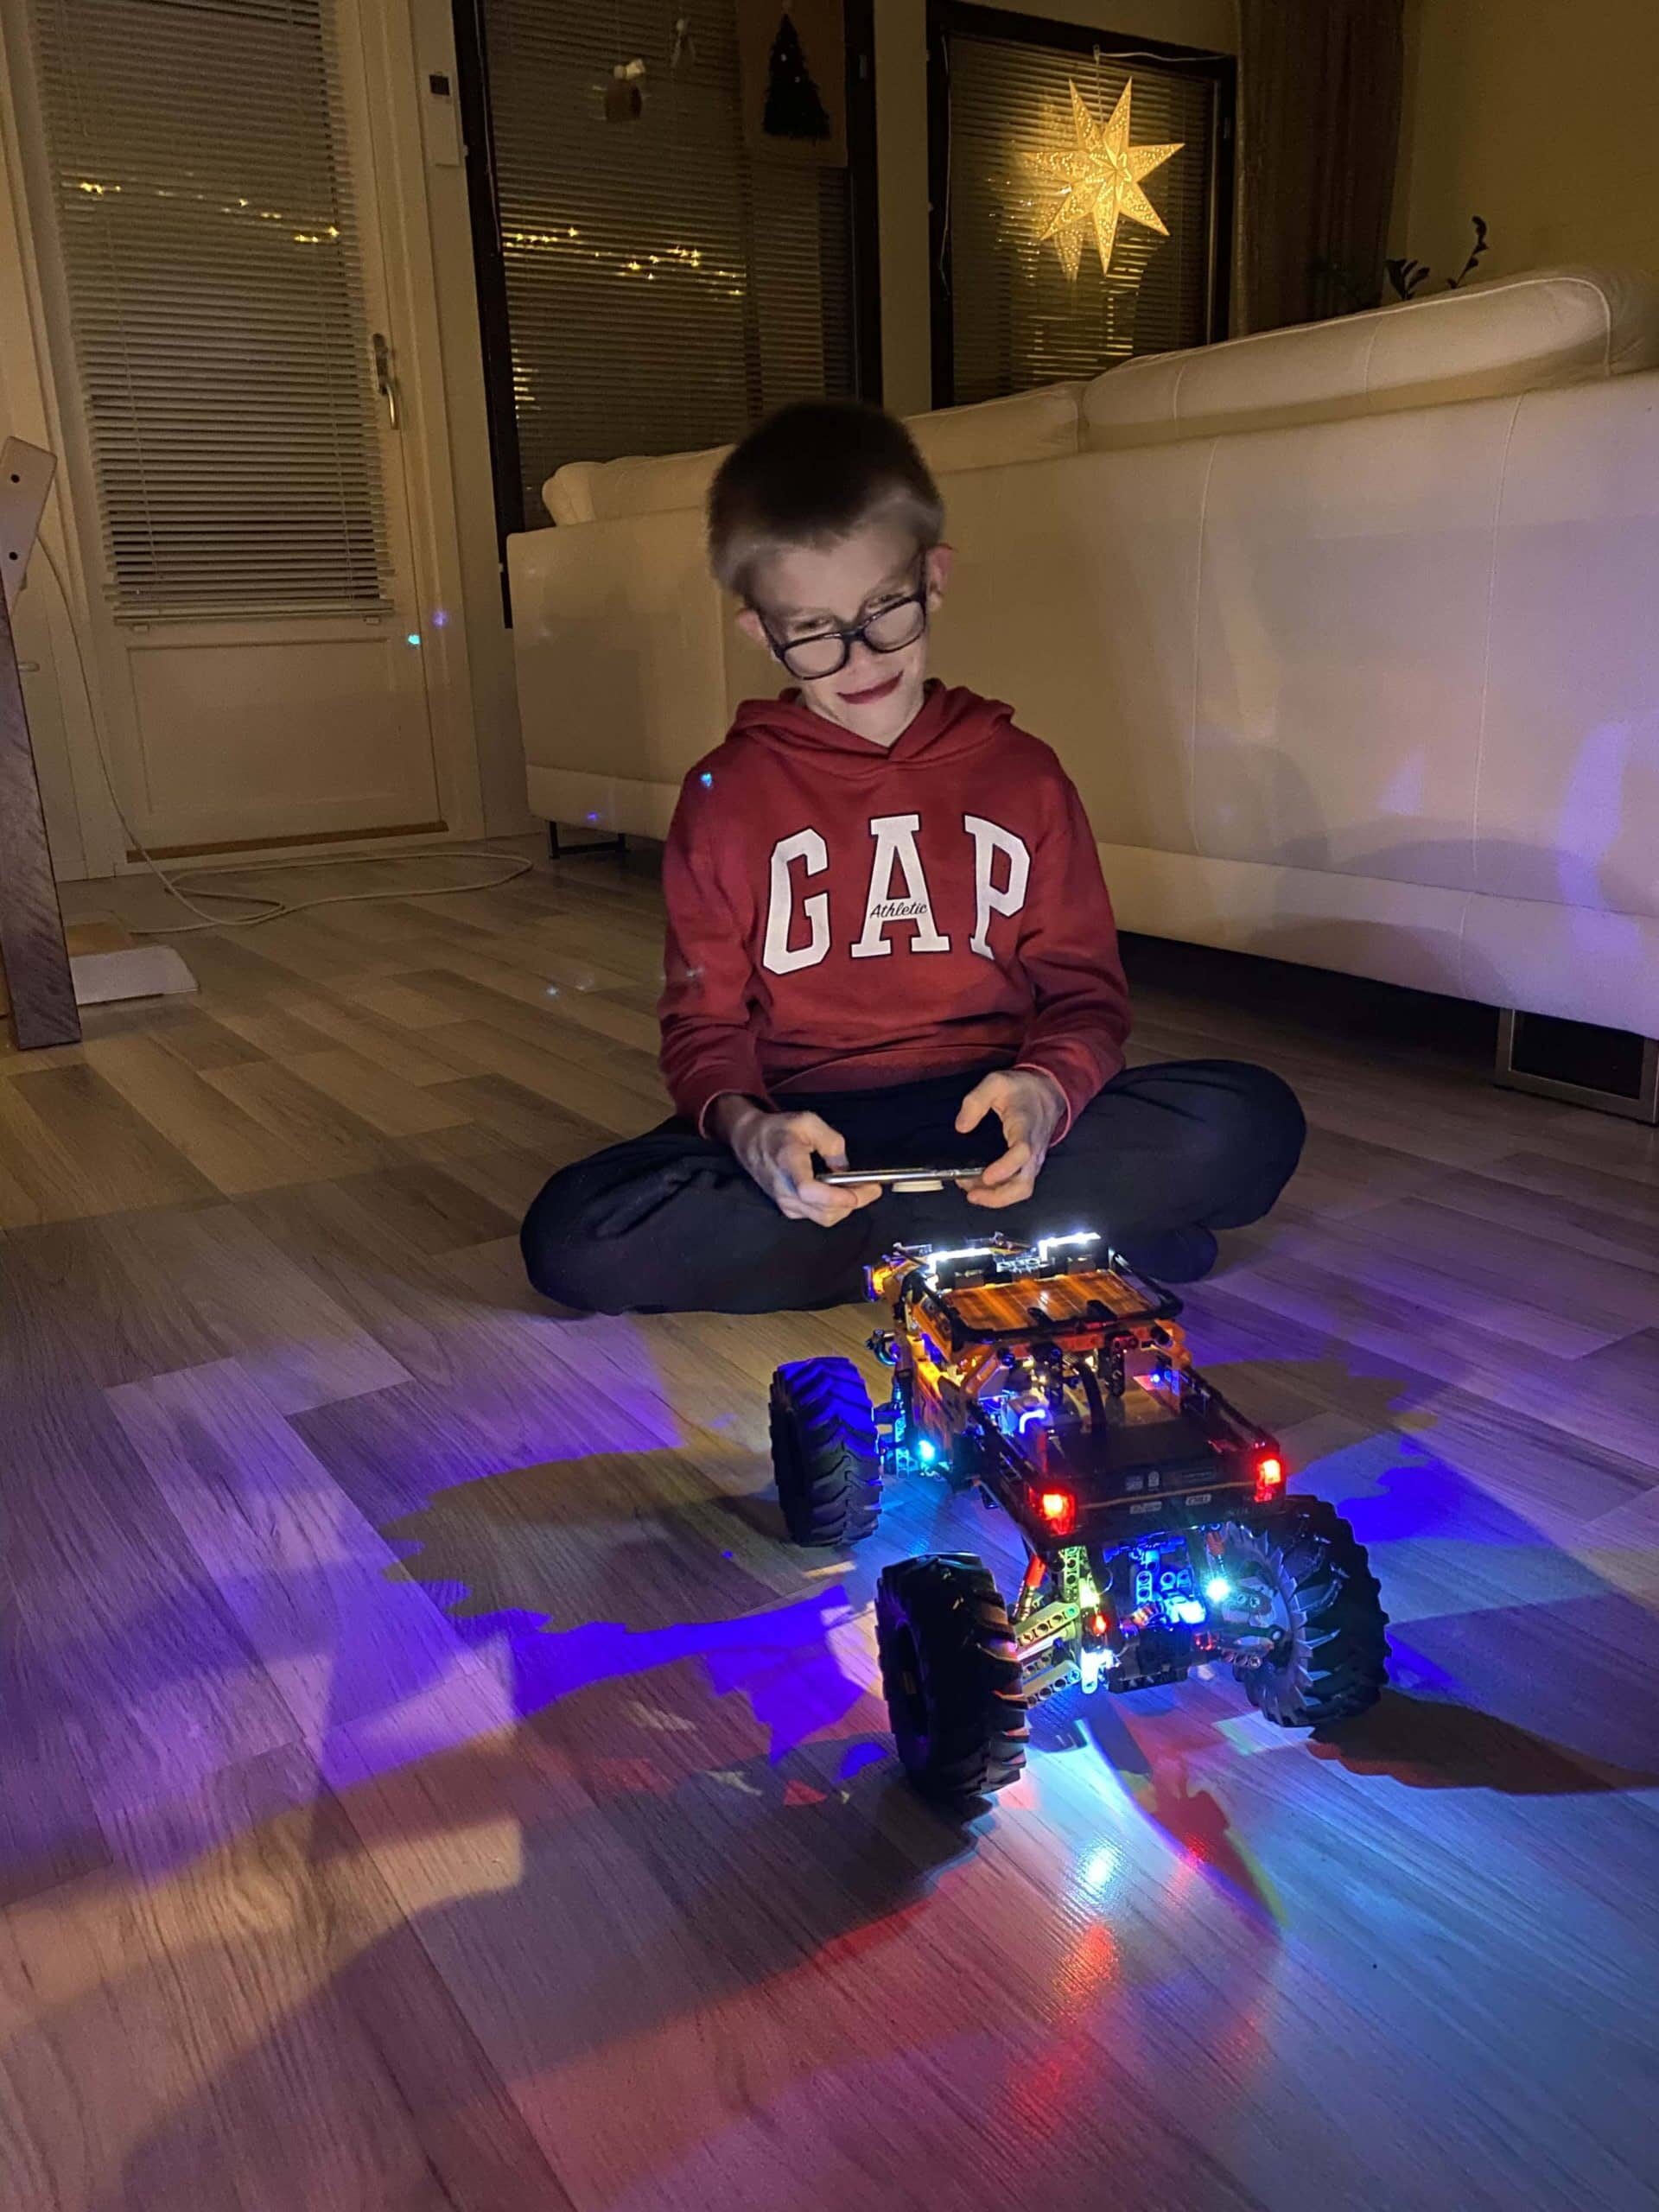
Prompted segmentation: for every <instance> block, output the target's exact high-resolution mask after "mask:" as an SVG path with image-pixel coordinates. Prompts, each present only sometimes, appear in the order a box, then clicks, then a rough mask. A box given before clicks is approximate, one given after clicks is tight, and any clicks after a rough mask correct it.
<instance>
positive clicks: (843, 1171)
mask: <svg viewBox="0 0 1659 2212" xmlns="http://www.w3.org/2000/svg"><path fill="white" fill-rule="evenodd" d="M983 1173H985V1170H984V1168H983V1167H982V1166H979V1167H832V1168H826V1169H825V1170H824V1171H823V1173H820V1175H819V1176H818V1178H817V1179H818V1181H819V1182H820V1183H885V1184H886V1185H887V1187H888V1188H889V1189H890V1190H894V1191H939V1190H943V1189H944V1185H946V1184H947V1183H977V1182H978V1180H979V1179H980V1177H981V1176H982V1174H983Z"/></svg>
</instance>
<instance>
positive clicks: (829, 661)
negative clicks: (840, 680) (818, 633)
mask: <svg viewBox="0 0 1659 2212" xmlns="http://www.w3.org/2000/svg"><path fill="white" fill-rule="evenodd" d="M781 658H782V659H783V664H784V666H785V668H786V669H787V670H788V671H789V672H790V674H791V676H799V677H804V678H805V680H806V681H807V682H808V683H810V682H811V681H812V679H813V678H814V677H819V676H833V675H835V673H836V671H837V670H838V669H842V668H845V667H846V665H847V646H846V642H845V640H844V639H842V637H841V636H840V635H839V633H838V632H836V631H834V630H830V631H829V632H826V633H825V634H824V635H823V637H818V638H792V639H791V640H790V642H789V643H788V644H787V645H785V646H784V648H783V652H782V656H781Z"/></svg>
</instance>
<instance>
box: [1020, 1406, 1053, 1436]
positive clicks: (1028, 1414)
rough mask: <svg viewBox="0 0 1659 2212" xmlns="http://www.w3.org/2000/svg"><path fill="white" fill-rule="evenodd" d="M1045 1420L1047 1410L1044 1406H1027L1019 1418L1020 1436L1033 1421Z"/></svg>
mask: <svg viewBox="0 0 1659 2212" xmlns="http://www.w3.org/2000/svg"><path fill="white" fill-rule="evenodd" d="M1047 1419H1048V1408H1046V1406H1027V1408H1026V1410H1025V1411H1024V1413H1022V1414H1020V1434H1021V1435H1023V1434H1024V1433H1025V1432H1026V1430H1027V1429H1028V1428H1029V1427H1031V1426H1032V1424H1033V1422H1034V1421H1046V1420H1047Z"/></svg>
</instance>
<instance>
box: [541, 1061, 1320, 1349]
mask: <svg viewBox="0 0 1659 2212" xmlns="http://www.w3.org/2000/svg"><path fill="white" fill-rule="evenodd" d="M978 1072H979V1073H982V1072H983V1071H978ZM977 1079H978V1074H977V1073H976V1072H975V1071H971V1070H970V1071H967V1072H965V1073H961V1074H957V1075H950V1076H936V1077H929V1078H928V1079H927V1080H925V1082H921V1083H906V1084H899V1085H898V1086H897V1087H895V1088H893V1089H892V1090H862V1091H838V1092H836V1093H834V1094H833V1095H825V1094H815V1095H813V1096H810V1097H808V1096H798V1095H793V1094H791V1097H790V1099H789V1102H788V1103H789V1105H790V1107H791V1109H799V1110H810V1111H811V1112H814V1113H818V1114H822V1115H823V1118H824V1119H825V1121H827V1122H829V1126H830V1127H831V1128H835V1129H838V1130H839V1131H840V1132H841V1134H842V1136H843V1137H844V1138H845V1139H846V1141H847V1156H848V1159H849V1161H850V1162H851V1164H852V1165H853V1166H855V1167H857V1166H861V1165H862V1166H867V1167H893V1166H907V1165H910V1164H912V1163H914V1164H916V1165H918V1166H922V1165H925V1166H956V1165H958V1164H961V1165H967V1164H969V1163H970V1162H982V1161H984V1160H989V1159H992V1158H995V1154H997V1153H998V1152H999V1151H1001V1148H1002V1147H1001V1142H1000V1140H999V1135H998V1132H997V1129H996V1125H995V1122H994V1120H990V1119H988V1120H987V1121H986V1122H984V1123H983V1124H982V1126H981V1127H980V1128H977V1129H976V1130H975V1131H974V1132H973V1134H972V1135H971V1136H967V1137H963V1136H958V1135H957V1132H956V1129H955V1128H954V1127H953V1124H954V1122H955V1120H956V1116H957V1108H958V1107H959V1106H960V1105H961V1103H962V1101H963V1096H965V1094H966V1093H967V1092H968V1091H969V1090H971V1089H972V1087H973V1085H974V1084H975V1083H976V1081H977ZM1305 1128H1306V1125H1305V1124H1304V1122H1303V1120H1302V1114H1301V1109H1300V1107H1299V1106H1298V1105H1297V1103H1296V1100H1295V1097H1294V1095H1293V1094H1292V1092H1291V1091H1290V1090H1289V1089H1288V1088H1287V1085H1286V1084H1283V1083H1281V1081H1280V1079H1279V1077H1277V1076H1275V1075H1269V1074H1268V1071H1267V1070H1266V1069H1265V1068H1256V1067H1249V1066H1247V1065H1244V1064H1243V1062H1241V1061H1236V1060H1185V1061H1177V1062H1172V1063H1171V1064H1169V1065H1166V1066H1161V1067H1143V1068H1131V1069H1128V1071H1126V1072H1125V1073H1124V1074H1122V1075H1120V1076H1118V1077H1116V1078H1115V1080H1114V1081H1112V1082H1111V1083H1109V1084H1107V1086H1106V1088H1105V1089H1104V1090H1103V1091H1102V1092H1101V1093H1100V1095H1099V1096H1098V1097H1096V1099H1095V1100H1094V1101H1093V1102H1092V1103H1090V1105H1089V1106H1088V1107H1087V1108H1086V1109H1084V1112H1083V1113H1081V1114H1080V1115H1078V1116H1077V1121H1076V1122H1074V1123H1073V1125H1072V1127H1071V1129H1070V1131H1069V1132H1068V1133H1067V1135H1066V1136H1065V1139H1064V1141H1062V1142H1061V1143H1059V1144H1058V1145H1057V1146H1056V1147H1054V1149H1053V1151H1052V1152H1051V1153H1050V1154H1049V1156H1048V1159H1047V1160H1046V1163H1045V1164H1044V1167H1043V1171H1042V1173H1041V1174H1040V1176H1039V1178H1038V1180H1037V1188H1036V1191H1035V1193H1034V1194H1033V1197H1032V1198H1029V1199H1027V1201H1026V1202H1025V1204H1024V1205H1016V1206H1007V1207H1005V1208H1003V1209H1001V1211H992V1210H987V1209H985V1208H982V1207H979V1206H970V1205H969V1204H968V1202H967V1200H966V1199H965V1198H963V1195H962V1192H960V1191H959V1190H957V1189H956V1188H955V1187H954V1186H951V1185H947V1186H946V1187H945V1188H944V1190H942V1191H938V1192H915V1193H899V1192H884V1194H883V1195H882V1196H881V1197H880V1198H878V1199H876V1200H875V1202H874V1205H868V1206H865V1207H862V1208H861V1210H860V1211H858V1212H856V1213H854V1214H850V1215H849V1217H847V1219H846V1220H845V1221H842V1222H839V1223H837V1224H836V1226H835V1227H834V1228H833V1229H821V1228H819V1227H818V1226H817V1224H816V1223H813V1222H805V1221H787V1220H785V1217H784V1216H783V1215H782V1214H780V1213H779V1211H778V1209H777V1207H776V1206H775V1205H773V1204H772V1200H771V1199H770V1198H768V1197H767V1196H766V1192H764V1191H762V1190H761V1189H760V1186H759V1185H757V1184H755V1183H754V1182H753V1181H751V1179H750V1178H749V1177H748V1176H747V1174H746V1173H744V1171H743V1169H742V1168H741V1166H739V1165H738V1163H737V1160H736V1159H735V1158H734V1155H733V1154H731V1152H729V1151H728V1148H727V1147H725V1146H724V1145H722V1144H716V1143H715V1142H714V1141H712V1140H711V1139H709V1138H707V1137H700V1136H699V1135H697V1133H696V1130H695V1129H694V1128H692V1127H691V1125H690V1122H683V1121H673V1122H664V1123H663V1125H662V1127H661V1128H656V1129H652V1130H650V1131H648V1132H647V1134H646V1135H644V1136H640V1137H630V1138H629V1139H628V1140H627V1141H626V1142H624V1143H622V1144H615V1145H612V1146H610V1147H608V1149H607V1150H606V1151H604V1152H598V1153H595V1154H593V1156H592V1157H591V1158H590V1159H588V1160H577V1161H576V1162H575V1165H574V1166H569V1167H565V1168H562V1169H561V1170H560V1172H559V1173H557V1174H556V1175H555V1176H554V1177H553V1179H552V1180H551V1181H550V1182H549V1183H548V1184H547V1185H545V1187H544V1188H543V1191H542V1193H541V1195H540V1197H539V1198H537V1200H536V1202H535V1204H534V1205H532V1206H531V1210H530V1211H529V1213H528V1215H527V1216H526V1217H525V1220H524V1230H523V1233H522V1242H523V1244H524V1264H525V1266H526V1267H527V1268H528V1269H529V1271H530V1279H531V1282H532V1283H533V1284H534V1285H535V1286H536V1287H537V1289H538V1290H539V1291H541V1292H542V1293H543V1294H544V1295H545V1296H547V1297H549V1298H554V1299H557V1300H559V1302H560V1303H561V1304H562V1305H565V1306H575V1307H577V1308H579V1309H580V1310H581V1311H582V1312H585V1313H693V1312H701V1313H772V1312H776V1311H778V1310H779V1309H781V1308H783V1307H786V1306H834V1305H838V1304H840V1303H841V1302H842V1300H848V1299H854V1298H857V1297H859V1296H861V1294H862V1290H863V1285H862V1282H861V1276H860V1270H861V1268H864V1267H865V1266H867V1265H868V1263H869V1262H871V1261H872V1260H874V1259H876V1258H878V1257H879V1256H880V1254H881V1253H882V1252H884V1251H886V1250H887V1248H888V1247H889V1246H890V1245H893V1244H897V1243H941V1242H963V1241H966V1240H968V1239H970V1238H975V1237H980V1236H988V1235H989V1234H990V1233H991V1232H992V1231H994V1230H1002V1231H1003V1232H1004V1233H1005V1234H1007V1236H1015V1237H1036V1236H1045V1235H1064V1234H1065V1232H1066V1231H1067V1230H1076V1229H1093V1230H1098V1231H1099V1232H1100V1234H1101V1235H1102V1236H1104V1237H1107V1238H1108V1239H1109V1241H1110V1242H1112V1243H1115V1244H1118V1245H1122V1246H1125V1247H1132V1246H1133V1245H1134V1243H1135V1242H1136V1240H1137V1239H1141V1240H1145V1239H1147V1238H1150V1237H1155V1236H1158V1235H1160V1233H1163V1232H1166V1231H1168V1230H1175V1229H1190V1228H1194V1227H1204V1228H1207V1229H1239V1228H1243V1225H1244V1224H1245V1223H1246V1222H1251V1221H1259V1220H1260V1219H1261V1217H1262V1215H1263V1214H1264V1213H1266V1212H1267V1211H1268V1208H1269V1207H1270V1206H1271V1205H1273V1202H1274V1199H1275V1198H1277V1197H1278V1195H1279V1193H1280V1192H1281V1190H1282V1189H1283V1188H1284V1186H1285V1185H1286V1184H1287V1182H1288V1181H1289V1179H1290V1177H1291V1174H1292V1173H1293V1172H1294V1168H1295V1166H1296V1162H1297V1160H1298V1159H1299V1157H1300V1154H1301V1149H1302V1139H1303V1136H1304V1135H1305Z"/></svg>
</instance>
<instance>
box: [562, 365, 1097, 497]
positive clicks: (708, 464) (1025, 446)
mask: <svg viewBox="0 0 1659 2212" xmlns="http://www.w3.org/2000/svg"><path fill="white" fill-rule="evenodd" d="M1083 393H1084V385H1082V383H1081V382H1078V383H1074V384H1051V385H1043V386H1041V387H1040V388H1039V390H1038V391H1016V392H1015V393H1014V394H1013V396H1012V397H1009V398H1007V399H987V400H984V401H982V402H981V404H979V405H978V406H976V407H941V408H938V409H936V410H935V411H934V412H933V413H932V414H931V415H912V416H911V418H910V428H911V430H912V433H913V434H914V436H915V439H916V442H917V444H918V446H919V447H920V448H921V449H922V455H923V458H924V459H925V461H926V462H927V465H928V467H930V468H931V469H932V470H934V471H935V473H936V474H938V475H941V476H948V475H949V474H951V472H952V471H953V470H957V469H963V468H989V467H993V466H995V465H996V464H998V463H1001V462H1004V461H1050V460H1052V458H1053V457H1054V455H1055V454H1068V453H1076V451H1077V438H1078V430H1079V424H1080V420H1081V417H1080V412H1079V410H1080V407H1081V403H1082V399H1083ZM730 451H731V448H730V447H729V446H715V447H711V448H707V449H706V450H705V451H703V452H702V453H671V454H664V455H662V456H661V458H660V459H657V460H627V461H567V462H566V464H565V466H564V467H563V468H561V469H559V470H557V471H556V473H555V474H553V475H551V476H550V477H549V478H548V480H547V482H546V483H545V484H544V485H543V487H542V498H543V500H544V501H545V502H546V504H547V511H548V512H549V514H550V515H551V516H552V518H553V519H554V521H555V522H561V523H571V522H616V521H620V519H621V518H622V517H624V516H625V515H649V514H659V513H666V512H669V511H670V510H671V509H673V508H677V507H700V506H701V505H702V503H703V501H704V500H705V499H707V498H708V496H709V484H710V483H711V482H712V480H713V479H714V474H715V470H716V469H717V468H718V467H720V464H721V461H724V460H725V458H726V456H727V454H728V453H729V452H730Z"/></svg>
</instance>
